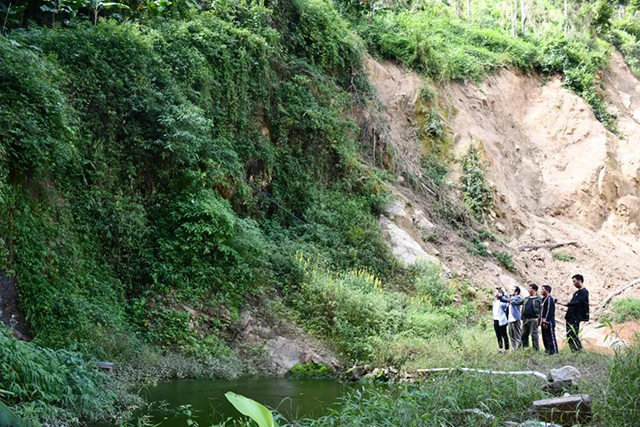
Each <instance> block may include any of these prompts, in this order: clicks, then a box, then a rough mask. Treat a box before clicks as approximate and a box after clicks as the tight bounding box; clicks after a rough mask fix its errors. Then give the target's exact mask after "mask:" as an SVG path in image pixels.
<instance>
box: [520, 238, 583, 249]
mask: <svg viewBox="0 0 640 427" xmlns="http://www.w3.org/2000/svg"><path fill="white" fill-rule="evenodd" d="M561 246H576V247H577V246H578V242H576V241H575V240H571V241H569V242H550V243H538V244H531V245H520V246H518V247H517V248H516V249H517V250H519V251H531V250H534V249H542V248H545V249H549V250H551V249H555V248H559V247H561Z"/></svg>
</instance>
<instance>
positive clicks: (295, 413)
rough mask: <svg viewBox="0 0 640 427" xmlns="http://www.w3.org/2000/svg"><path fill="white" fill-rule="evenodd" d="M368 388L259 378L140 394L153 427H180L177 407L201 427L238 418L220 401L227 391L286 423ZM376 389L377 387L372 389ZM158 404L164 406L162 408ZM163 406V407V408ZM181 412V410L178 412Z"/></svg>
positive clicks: (166, 386) (172, 385)
mask: <svg viewBox="0 0 640 427" xmlns="http://www.w3.org/2000/svg"><path fill="white" fill-rule="evenodd" d="M371 387H372V386H371V385H363V384H353V383H341V382H339V381H337V380H289V379H284V378H261V379H240V380H232V381H225V380H174V381H168V382H164V383H160V384H158V385H157V386H156V387H153V388H149V389H147V390H145V391H143V396H144V397H145V398H146V399H147V401H149V402H154V406H156V405H160V406H159V407H154V408H153V409H152V410H150V411H149V412H148V415H150V416H151V418H152V421H153V422H154V424H157V423H161V424H160V425H161V426H162V427H184V426H186V420H187V416H186V415H185V414H184V413H182V414H181V413H180V412H181V410H180V409H179V407H180V406H181V405H191V408H190V409H191V410H192V411H193V416H192V419H193V420H195V421H197V422H198V423H199V424H200V426H201V427H206V426H208V425H209V424H212V423H215V422H220V421H222V420H225V419H227V418H229V417H232V418H238V417H239V416H240V414H239V413H238V411H236V410H235V408H233V406H231V404H230V403H229V402H228V401H227V399H226V398H225V397H224V394H225V393H226V392H228V391H232V392H234V393H238V394H242V395H243V396H246V397H249V398H251V399H253V400H256V401H258V402H260V403H262V404H263V405H266V406H267V407H269V408H271V409H276V410H277V411H278V412H280V413H281V414H282V415H283V416H284V417H285V418H287V420H289V421H293V420H300V419H303V418H319V417H320V416H322V415H323V414H324V413H325V412H326V411H327V409H328V408H330V407H333V408H335V407H338V404H339V402H338V398H339V397H340V396H342V395H343V394H345V393H346V392H348V391H353V390H357V389H362V388H371ZM376 387H380V386H376ZM161 402H165V405H162V404H161ZM163 406H164V407H163ZM183 411H184V409H183V410H182V412H183Z"/></svg>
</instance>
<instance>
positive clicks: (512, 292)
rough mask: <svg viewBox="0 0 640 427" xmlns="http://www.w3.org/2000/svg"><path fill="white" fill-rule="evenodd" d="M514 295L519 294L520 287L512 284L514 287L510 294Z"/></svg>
mask: <svg viewBox="0 0 640 427" xmlns="http://www.w3.org/2000/svg"><path fill="white" fill-rule="evenodd" d="M516 295H520V287H519V286H514V288H513V289H512V290H511V296H512V297H514V296H516Z"/></svg>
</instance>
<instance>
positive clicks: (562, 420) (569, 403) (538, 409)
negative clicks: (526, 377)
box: [532, 394, 591, 425]
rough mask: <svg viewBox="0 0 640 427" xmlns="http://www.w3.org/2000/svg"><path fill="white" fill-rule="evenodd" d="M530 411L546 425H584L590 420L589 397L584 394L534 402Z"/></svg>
mask: <svg viewBox="0 0 640 427" xmlns="http://www.w3.org/2000/svg"><path fill="white" fill-rule="evenodd" d="M532 409H533V410H534V412H535V413H536V414H537V416H538V418H540V419H541V420H542V421H545V422H548V423H557V424H562V425H574V424H585V423H587V422H588V421H589V420H590V419H591V397H590V396H589V395H586V394H584V395H577V396H563V397H553V398H551V399H542V400H536V401H534V402H533V406H532Z"/></svg>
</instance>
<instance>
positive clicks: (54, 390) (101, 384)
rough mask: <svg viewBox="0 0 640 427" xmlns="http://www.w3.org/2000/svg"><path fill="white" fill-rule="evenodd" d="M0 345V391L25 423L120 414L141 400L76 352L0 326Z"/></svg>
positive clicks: (99, 418) (119, 416)
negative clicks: (36, 342) (34, 342)
mask: <svg viewBox="0 0 640 427" xmlns="http://www.w3.org/2000/svg"><path fill="white" fill-rule="evenodd" d="M0 349H2V350H1V351H0V366H2V369H1V370H0V397H1V398H2V399H3V400H5V401H6V402H7V403H9V404H14V405H16V412H17V413H19V414H20V415H21V416H22V418H23V420H24V422H25V423H26V424H25V425H32V424H35V423H42V422H58V423H65V424H76V423H77V422H78V418H80V419H82V420H83V421H85V422H99V421H107V420H117V419H120V420H123V419H126V417H127V416H129V415H130V414H129V413H128V408H129V407H131V406H132V405H133V404H137V403H139V402H138V401H139V399H140V398H138V397H137V396H135V395H132V394H129V393H128V392H127V391H126V390H125V389H124V387H123V386H122V384H121V383H119V382H117V381H116V380H114V379H113V378H111V377H110V376H108V375H106V374H103V373H100V372H98V370H97V368H96V367H95V366H92V365H93V364H92V363H90V362H88V361H86V360H85V359H84V358H83V357H82V356H81V355H80V354H78V353H73V352H70V351H66V350H57V351H54V350H51V349H47V348H42V347H38V346H35V345H32V344H29V343H26V342H23V341H19V340H17V339H16V338H14V337H12V336H11V335H10V332H9V331H8V330H7V329H6V328H4V327H3V326H0ZM0 403H1V402H0ZM0 409H1V407H0Z"/></svg>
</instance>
